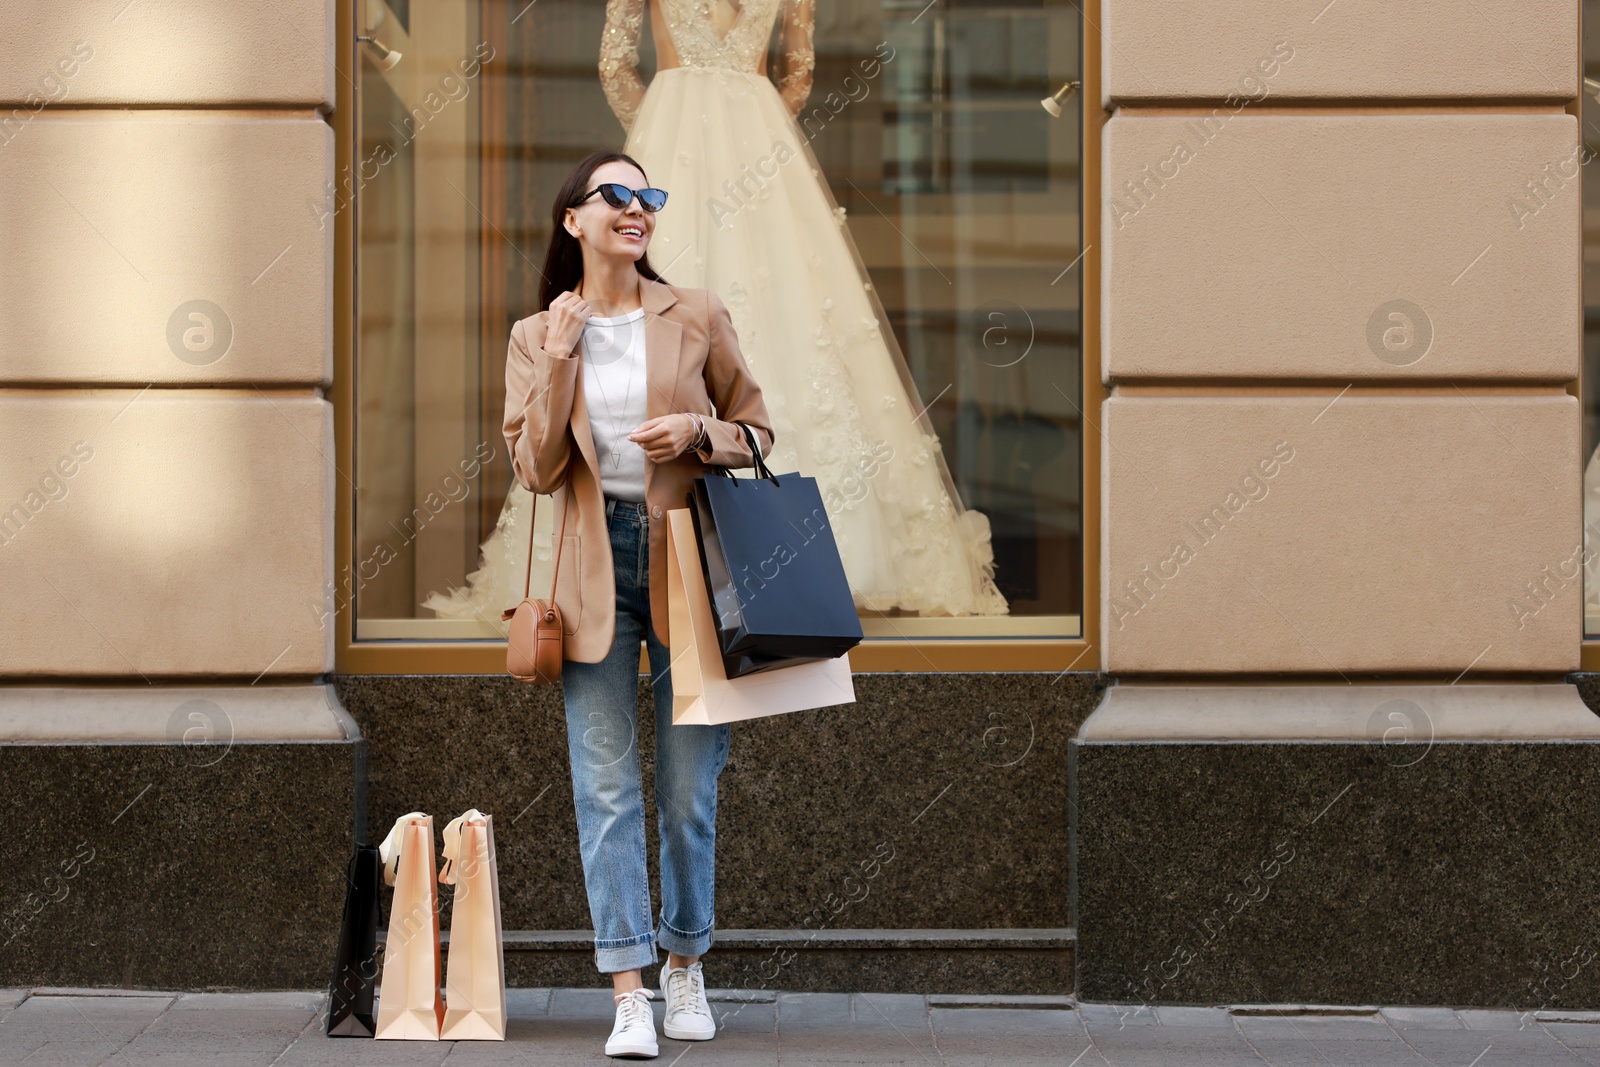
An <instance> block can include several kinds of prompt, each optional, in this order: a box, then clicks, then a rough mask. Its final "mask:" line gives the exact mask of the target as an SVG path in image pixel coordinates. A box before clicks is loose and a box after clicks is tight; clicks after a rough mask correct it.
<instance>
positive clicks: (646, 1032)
mask: <svg viewBox="0 0 1600 1067" xmlns="http://www.w3.org/2000/svg"><path fill="white" fill-rule="evenodd" d="M612 999H614V1000H615V1001H616V1002H617V1023H616V1025H615V1026H613V1027H612V1028H611V1037H610V1038H609V1039H608V1040H607V1041H606V1055H607V1056H636V1057H639V1058H641V1059H651V1058H653V1057H654V1056H655V1055H656V1053H657V1051H658V1050H657V1048H656V1018H655V1016H654V1015H652V1014H650V1001H651V999H652V996H651V993H650V990H649V989H646V988H645V987H643V986H640V987H639V988H638V989H635V990H634V991H633V992H631V993H614V994H612Z"/></svg>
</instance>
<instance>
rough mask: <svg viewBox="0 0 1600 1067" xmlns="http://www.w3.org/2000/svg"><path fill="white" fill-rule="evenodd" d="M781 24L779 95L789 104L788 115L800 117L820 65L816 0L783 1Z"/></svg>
mask: <svg viewBox="0 0 1600 1067" xmlns="http://www.w3.org/2000/svg"><path fill="white" fill-rule="evenodd" d="M781 21H782V29H781V31H780V37H779V41H780V46H781V47H782V49H783V77H781V78H779V79H778V95H779V96H781V97H783V102H784V103H785V104H786V105H788V107H789V114H791V115H798V114H800V110H801V108H803V107H805V106H806V99H807V98H808V97H809V96H810V95H811V72H812V71H813V70H814V69H815V68H816V65H817V57H816V52H815V50H814V49H813V48H812V42H811V35H812V30H813V28H814V27H815V25H816V8H815V6H814V0H783V17H782V20H781Z"/></svg>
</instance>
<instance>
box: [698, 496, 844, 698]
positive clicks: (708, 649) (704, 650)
mask: <svg viewBox="0 0 1600 1067" xmlns="http://www.w3.org/2000/svg"><path fill="white" fill-rule="evenodd" d="M694 536H695V535H694V519H693V518H692V517H691V516H690V514H689V510H688V509H687V508H679V509H676V510H673V511H669V512H667V629H668V638H667V641H668V644H669V645H670V646H671V652H672V721H673V722H674V723H690V724H698V725H702V726H704V725H711V724H715V723H724V722H737V721H738V720H740V719H755V718H760V717H761V716H763V715H781V714H783V713H784V712H788V711H804V710H806V709H807V708H827V707H832V706H834V705H835V704H853V703H855V699H856V690H855V684H854V682H852V681H851V678H850V657H849V656H848V655H845V656H840V657H839V658H838V659H827V660H821V661H819V662H817V663H802V664H800V665H799V666H795V667H783V668H779V669H777V670H771V671H762V672H761V673H759V674H747V675H745V676H744V677H743V678H729V677H728V675H727V672H726V671H725V670H724V669H723V666H722V654H721V651H720V649H719V648H718V646H717V625H716V621H715V620H714V619H713V618H712V616H711V594H710V592H709V591H708V590H707V588H706V577H705V571H704V570H703V569H702V567H701V564H700V549H699V547H698V546H697V545H696V543H695V539H694Z"/></svg>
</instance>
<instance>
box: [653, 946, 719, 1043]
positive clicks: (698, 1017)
mask: <svg viewBox="0 0 1600 1067" xmlns="http://www.w3.org/2000/svg"><path fill="white" fill-rule="evenodd" d="M661 998H662V999H663V1000H665V1001H666V1002H667V1017H666V1021H665V1025H664V1026H663V1027H662V1030H664V1031H665V1032H666V1035H667V1036H668V1037H670V1038H673V1039H674V1040H677V1041H710V1040H711V1039H712V1038H713V1037H716V1036H717V1021H716V1020H715V1019H713V1018H712V1017H711V1006H710V1005H709V1004H707V1003H706V983H705V979H704V978H702V977H701V974H700V961H699V960H695V961H694V962H693V963H691V964H689V966H687V967H668V966H665V965H663V966H662V968H661Z"/></svg>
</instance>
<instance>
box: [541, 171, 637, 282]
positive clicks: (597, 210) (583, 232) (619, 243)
mask: <svg viewBox="0 0 1600 1067" xmlns="http://www.w3.org/2000/svg"><path fill="white" fill-rule="evenodd" d="M606 182H617V183H618V184H620V185H626V186H627V187H628V188H630V189H643V188H645V187H646V186H648V185H649V184H650V183H649V182H648V181H646V180H645V177H644V174H643V173H642V172H641V171H640V170H639V168H638V167H635V166H633V165H632V164H631V163H624V162H623V161H622V160H620V159H613V160H611V161H610V162H608V163H602V164H600V165H599V166H598V167H596V168H595V171H594V173H593V174H591V175H590V176H589V184H588V185H587V186H585V188H584V192H590V191H592V190H594V189H596V188H598V187H599V186H601V185H602V184H604V183H606ZM562 224H563V225H565V226H566V228H567V232H568V233H570V234H572V235H573V236H574V237H576V238H577V239H578V242H579V243H580V244H582V245H583V246H584V253H585V255H589V254H591V253H597V254H599V255H602V256H618V257H622V258H625V259H627V260H628V261H630V262H636V261H637V260H638V259H639V257H640V256H642V255H644V253H645V249H646V248H648V247H649V245H650V235H651V234H652V233H653V232H654V231H655V227H656V218H655V216H654V215H652V214H651V213H650V212H648V211H646V210H645V209H644V208H643V207H641V206H640V205H639V198H638V197H634V198H633V199H632V200H630V201H628V206H627V207H625V208H614V207H612V206H611V205H610V204H608V203H606V198H605V197H604V196H602V195H600V194H599V193H595V194H594V195H593V196H591V197H590V198H589V199H587V200H585V201H584V202H583V203H582V204H579V205H578V206H577V207H569V208H567V211H566V216H565V218H564V219H563V220H562Z"/></svg>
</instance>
